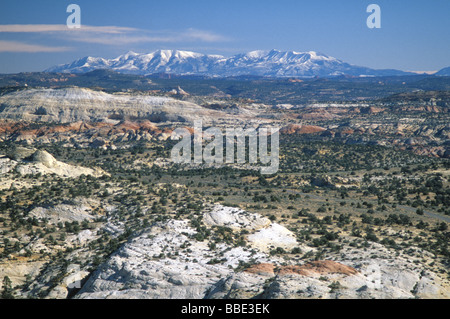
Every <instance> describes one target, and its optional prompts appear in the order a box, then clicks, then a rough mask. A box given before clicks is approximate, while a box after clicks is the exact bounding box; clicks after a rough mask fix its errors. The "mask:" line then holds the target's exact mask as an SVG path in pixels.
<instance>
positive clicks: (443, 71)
mask: <svg viewBox="0 0 450 319" xmlns="http://www.w3.org/2000/svg"><path fill="white" fill-rule="evenodd" d="M435 75H440V76H450V66H449V67H447V68H443V69H441V70H439V71H438V72H436V73H435Z"/></svg>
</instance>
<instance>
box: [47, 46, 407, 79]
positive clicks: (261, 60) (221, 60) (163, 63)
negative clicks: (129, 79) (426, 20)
mask: <svg viewBox="0 0 450 319" xmlns="http://www.w3.org/2000/svg"><path fill="white" fill-rule="evenodd" d="M97 69H108V70H114V71H117V72H120V73H126V74H139V75H150V74H155V73H169V74H179V75H206V76H212V77H229V76H240V75H257V76H267V77H306V78H308V77H333V76H342V75H349V76H360V77H364V76H392V75H408V74H413V73H410V72H405V71H400V70H394V69H371V68H367V67H363V66H356V65H352V64H349V63H347V62H344V61H342V60H339V59H337V58H334V57H331V56H328V55H326V54H323V53H318V52H315V51H306V52H297V51H279V50H275V49H273V50H270V51H264V50H255V51H250V52H247V53H240V54H236V55H234V56H231V57H228V58H227V57H224V56H222V55H207V54H203V53H198V52H192V51H183V50H157V51H154V52H151V53H144V54H140V53H136V52H133V51H129V52H127V53H125V54H123V55H120V56H118V57H116V58H113V59H104V58H102V57H90V56H87V57H83V58H81V59H78V60H75V61H73V62H71V63H67V64H61V65H57V66H53V67H51V68H48V69H47V70H45V72H58V73H86V72H89V71H93V70H97Z"/></svg>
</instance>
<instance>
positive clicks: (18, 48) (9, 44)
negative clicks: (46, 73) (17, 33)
mask: <svg viewBox="0 0 450 319" xmlns="http://www.w3.org/2000/svg"><path fill="white" fill-rule="evenodd" d="M69 50H70V48H68V47H51V46H44V45H38V44H29V43H23V42H17V41H3V40H0V52H28V53H36V52H64V51H69Z"/></svg>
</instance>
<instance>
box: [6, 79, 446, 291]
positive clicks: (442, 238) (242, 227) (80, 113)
mask: <svg viewBox="0 0 450 319" xmlns="http://www.w3.org/2000/svg"><path fill="white" fill-rule="evenodd" d="M61 76H62V77H68V75H64V76H63V75H61ZM149 83H150V84H148V85H151V83H152V81H149ZM202 83H203V82H202ZM283 83H284V82H283ZM202 85H203V84H202ZM283 85H284V84H283ZM291 85H303V82H302V81H300V82H299V81H294V82H292V83H291ZM216 89H217V87H216ZM217 90H218V89H217ZM217 90H213V93H207V94H198V93H193V92H191V91H190V90H189V89H187V88H183V87H180V86H179V85H175V86H174V87H173V88H171V89H170V90H165V91H164V90H160V89H159V90H139V91H138V90H135V91H133V90H128V89H127V90H116V91H114V90H111V89H108V90H106V89H102V88H98V87H92V88H86V87H75V86H67V87H50V86H46V87H39V86H34V87H9V88H8V89H4V90H2V94H1V95H0V141H1V142H0V279H1V280H3V281H2V283H1V285H0V287H1V290H0V292H1V294H2V295H1V296H2V297H3V298H51V299H53V298H58V299H59V298H63V299H64V298H76V299H92V298H101V299H105V298H111V299H112V298H133V299H134V298H151V299H158V298H162V299H201V298H207V299H223V298H240V299H249V298H268V299H298V298H302V299H303V298H305V299H332V298H342V299H369V298H376V299H410V298H433V299H434V298H438V299H448V298H450V278H449V276H448V270H449V261H450V259H449V257H450V255H449V250H448V242H449V234H450V233H449V230H448V224H449V222H450V217H449V215H450V208H449V207H450V201H449V199H450V188H449V186H450V170H449V168H450V162H449V158H450V148H449V147H450V141H449V136H450V135H449V134H450V124H449V123H450V122H449V103H450V102H449V99H450V95H449V94H448V91H415V92H407V93H399V94H395V95H389V96H388V97H383V98H376V99H372V100H366V99H365V100H362V101H357V100H355V99H352V100H349V101H336V100H330V101H315V100H311V101H310V102H308V103H303V102H302V103H299V104H290V103H284V102H283V103H270V102H269V100H257V99H250V98H248V99H244V98H242V97H233V95H232V94H218V92H217ZM274 94H277V92H274ZM198 119H201V120H202V122H203V124H204V126H205V127H217V128H220V129H225V128H227V127H230V126H233V127H242V128H250V127H252V128H260V127H266V126H276V127H278V128H280V169H279V171H278V172H277V173H276V174H272V175H262V174H261V173H259V171H258V170H254V169H249V168H248V167H246V166H245V165H235V164H230V165H221V166H211V165H209V166H208V165H195V166H194V165H185V166H182V165H181V166H180V165H177V164H174V163H173V162H172V161H171V158H170V150H171V148H172V147H173V145H174V143H175V141H172V139H171V133H172V132H173V130H174V129H176V128H179V127H182V128H187V129H188V130H189V131H190V132H192V131H193V122H194V121H195V120H198Z"/></svg>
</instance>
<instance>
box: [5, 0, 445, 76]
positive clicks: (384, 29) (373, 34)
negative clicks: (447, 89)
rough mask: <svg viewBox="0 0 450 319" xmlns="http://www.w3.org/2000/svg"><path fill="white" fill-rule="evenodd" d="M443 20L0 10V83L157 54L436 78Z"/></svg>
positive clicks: (233, 7)
mask: <svg viewBox="0 0 450 319" xmlns="http://www.w3.org/2000/svg"><path fill="white" fill-rule="evenodd" d="M71 3H75V4H78V5H79V6H80V8H81V28H80V29H68V28H67V26H66V20H67V17H68V16H69V15H70V13H67V12H66V8H67V6H68V5H69V4H71ZM371 3H375V4H378V5H379V6H380V8H381V29H369V28H368V27H367V25H366V19H367V17H368V16H369V14H370V13H367V12H366V8H367V6H368V5H369V4H371ZM449 14H450V1H449V0H432V1H426V0H409V1H400V0H369V1H362V0H345V1H336V0H315V1H311V0H309V1H303V0H278V1H274V0H272V1H265V0H259V1H257V0H240V1H236V0H222V1H215V0H190V1H189V0H183V1H180V0H171V1H163V0H160V1H153V0H147V1H144V0H128V1H118V0H109V1H103V0H97V1H95V0H86V1H84V0H72V1H64V0H53V1H48V0H40V1H36V0H29V1H24V0H14V1H13V0H4V1H1V2H0V73H14V72H24V71H41V70H44V69H46V68H48V67H50V66H53V65H55V64H61V63H67V62H71V61H73V60H75V59H77V58H81V57H83V56H87V55H91V56H102V57H105V58H113V57H116V56H118V55H120V54H123V53H126V52H127V51H130V50H132V51H135V52H139V53H146V52H152V51H154V50H157V49H180V50H191V51H196V52H201V53H208V54H222V55H225V56H231V55H233V54H236V53H243V52H248V51H251V50H270V49H279V50H294V51H310V50H313V51H318V52H322V53H325V54H328V55H331V56H334V57H336V58H339V59H342V60H344V61H346V62H348V63H351V64H355V65H361V66H367V67H372V68H395V69H401V70H411V71H432V70H439V69H441V68H443V67H447V66H450V19H449Z"/></svg>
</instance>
